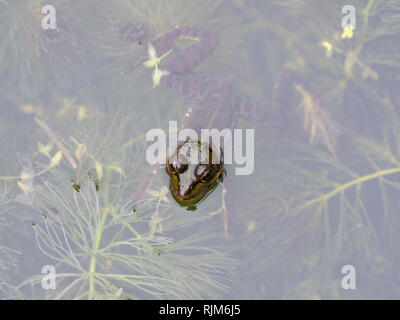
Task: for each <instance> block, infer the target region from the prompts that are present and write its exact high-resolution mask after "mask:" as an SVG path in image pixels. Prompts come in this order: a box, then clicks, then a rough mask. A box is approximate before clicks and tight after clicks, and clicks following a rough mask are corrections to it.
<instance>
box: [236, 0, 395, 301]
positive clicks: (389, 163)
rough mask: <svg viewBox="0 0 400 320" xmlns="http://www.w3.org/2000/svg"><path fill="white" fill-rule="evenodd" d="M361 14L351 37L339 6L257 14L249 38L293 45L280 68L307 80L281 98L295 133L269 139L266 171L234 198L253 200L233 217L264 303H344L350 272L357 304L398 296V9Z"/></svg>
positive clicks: (292, 84) (365, 8) (369, 8)
mask: <svg viewBox="0 0 400 320" xmlns="http://www.w3.org/2000/svg"><path fill="white" fill-rule="evenodd" d="M247 3H251V1H249V2H247ZM258 3H259V4H260V3H261V2H258ZM354 5H355V6H356V8H357V9H358V13H359V15H358V17H360V19H359V20H357V29H355V30H353V32H350V30H345V31H344V30H342V28H341V25H340V21H341V20H340V19H341V17H342V16H341V14H340V13H341V6H340V4H338V3H335V4H332V6H328V5H327V4H326V3H323V2H317V1H307V2H304V3H303V6H302V7H299V10H300V11H297V12H296V15H295V16H292V15H287V14H283V13H279V12H278V13H277V14H276V15H274V17H271V20H269V19H265V17H266V16H271V14H268V13H267V10H269V9H270V6H260V10H254V8H255V7H257V6H255V7H251V6H250V7H249V11H248V12H247V14H248V15H249V16H252V17H253V19H249V20H250V22H249V24H248V26H247V28H246V27H244V28H243V29H244V30H247V32H248V34H249V36H250V35H253V34H254V33H256V32H260V30H263V31H268V34H270V35H273V36H274V37H276V36H278V37H279V38H280V39H283V40H284V41H282V43H283V44H284V45H285V48H286V49H287V51H285V53H284V54H282V55H281V57H283V58H281V59H285V61H281V64H284V67H285V68H287V69H290V70H291V72H292V73H294V74H295V75H296V79H297V80H295V81H293V80H291V81H288V83H286V85H285V87H284V88H283V89H284V90H283V91H282V92H283V93H284V96H283V97H284V98H285V99H286V100H285V101H284V103H285V107H289V108H290V109H285V110H284V111H286V112H287V111H288V110H289V111H292V115H291V119H290V122H289V123H288V124H287V128H285V129H286V131H288V133H286V132H285V133H286V135H282V136H272V137H271V139H270V140H269V142H268V144H267V145H265V142H264V141H263V145H262V146H261V145H260V146H259V148H262V150H264V151H265V154H264V155H262V154H261V155H260V159H258V163H262V164H263V166H265V167H263V168H264V169H265V168H267V169H266V170H261V169H260V170H259V171H257V168H256V174H257V177H256V178H254V180H253V181H252V182H250V180H249V181H248V182H246V181H245V182H244V185H242V186H241V189H242V190H247V192H248V193H247V194H245V195H241V194H240V192H237V193H236V194H235V196H236V197H238V198H239V197H242V198H241V199H243V201H240V200H239V202H241V203H240V204H239V206H238V207H237V208H236V210H235V212H236V214H237V219H236V220H237V221H236V223H238V226H236V228H237V229H238V230H240V231H241V233H242V235H243V237H242V238H241V239H242V240H241V245H240V246H239V247H238V250H242V251H241V252H243V254H244V256H246V257H252V258H253V259H252V260H251V263H247V264H245V265H244V266H242V268H243V269H245V270H246V272H249V274H252V275H253V276H249V278H250V279H252V280H253V282H251V281H248V284H250V283H252V284H253V287H251V289H250V290H253V291H252V292H251V294H254V292H257V294H254V296H255V297H258V298H259V297H260V296H263V297H269V298H271V297H273V298H279V297H280V298H282V297H286V298H287V297H289V298H343V297H346V296H344V293H343V291H341V287H340V285H341V282H340V281H341V279H340V270H341V268H342V266H343V265H346V264H353V265H355V266H356V268H357V272H358V273H359V272H362V273H363V275H365V276H364V278H363V285H364V286H365V287H364V290H357V292H355V293H354V294H353V295H351V297H353V298H374V297H375V298H376V297H381V296H382V297H392V298H393V296H396V295H398V293H399V290H398V286H397V285H396V284H394V283H395V282H396V281H398V274H396V271H395V270H396V269H398V265H399V263H400V260H399V257H398V253H397V249H396V246H397V243H398V242H399V240H400V239H399V234H398V232H397V230H398V229H399V226H400V220H399V217H398V214H397V210H396V208H397V207H398V205H399V203H398V198H399V197H398V192H399V191H400V190H399V185H398V178H399V176H400V169H399V168H400V165H399V164H400V162H399V159H400V158H399V141H400V140H399V138H400V136H399V130H398V127H399V125H400V123H399V111H398V110H399V108H398V107H399V103H400V99H399V94H398V90H397V89H395V87H397V86H398V83H399V79H398V75H397V74H398V68H399V61H398V52H399V49H398V46H397V45H396V44H394V43H395V39H397V37H398V35H397V34H398V30H399V27H400V20H399V19H395V17H396V16H397V15H398V13H399V12H400V11H399V10H398V9H399V7H398V6H399V2H390V3H388V2H385V1H374V0H371V1H356V3H355V4H354ZM257 8H258V7H257ZM310 15H312V16H310ZM279 17H280V18H284V19H286V20H285V21H286V22H285V21H283V22H282V20H280V21H279V22H278V20H275V19H278V18H279ZM263 37H265V34H264V35H263ZM271 37H272V36H271ZM260 43H262V40H260ZM267 58H269V56H268V57H267ZM267 58H266V59H267ZM260 64H261V63H260V61H257V63H256V65H260ZM272 70H273V69H272ZM291 79H293V78H291ZM299 79H301V80H299ZM288 97H290V98H288ZM301 123H303V128H302V127H301ZM300 132H303V135H302V136H301V135H300V134H299V133H300ZM318 143H319V144H318ZM256 150H257V146H256ZM256 161H257V159H256ZM260 166H261V165H260ZM247 183H248V184H247ZM261 184H262V185H263V188H262V189H261V190H259V188H258V186H259V185H261ZM254 185H255V186H257V187H254ZM252 186H253V187H252ZM249 194H251V197H249V196H248V195H249ZM249 198H251V199H250V200H249ZM242 203H245V204H243V205H242ZM249 208H252V209H251V210H250V209H249ZM234 219H235V217H233V220H234ZM244 260H245V261H247V260H246V258H245V259H244ZM248 261H250V260H248ZM254 261H257V263H254ZM266 273H268V274H269V275H270V277H266V276H265V274H266ZM385 273H386V274H385ZM383 275H385V277H383ZM254 279H255V280H254ZM377 279H380V280H379V281H377ZM393 279H396V280H393ZM378 282H379V283H378ZM383 287H386V288H390V289H389V290H388V291H387V292H386V293H385V292H382V290H381V289H382V288H383ZM246 288H247V289H249V287H247V286H244V287H243V288H241V290H243V291H242V292H246V291H245V290H246ZM377 290H379V294H381V296H379V295H378V293H377ZM247 293H248V292H246V294H247ZM249 294H250V293H249Z"/></svg>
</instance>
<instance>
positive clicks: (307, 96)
mask: <svg viewBox="0 0 400 320" xmlns="http://www.w3.org/2000/svg"><path fill="white" fill-rule="evenodd" d="M294 87H295V89H296V90H297V91H298V92H299V93H300V94H301V96H302V103H301V108H302V109H303V112H304V130H305V131H308V132H309V135H310V138H309V143H310V144H311V145H314V144H316V143H321V144H322V145H324V146H325V147H326V148H327V149H328V150H329V151H330V153H331V154H332V155H333V156H334V157H335V158H337V156H336V140H337V137H338V136H339V134H340V129H339V128H338V127H337V126H336V125H335V124H334V122H333V120H332V119H331V117H330V115H329V113H328V112H327V111H326V110H324V109H323V108H321V106H320V102H319V99H317V98H316V97H315V96H314V95H313V94H312V93H310V92H308V91H306V90H305V89H304V88H303V87H302V86H301V85H299V84H297V85H295V86H294Z"/></svg>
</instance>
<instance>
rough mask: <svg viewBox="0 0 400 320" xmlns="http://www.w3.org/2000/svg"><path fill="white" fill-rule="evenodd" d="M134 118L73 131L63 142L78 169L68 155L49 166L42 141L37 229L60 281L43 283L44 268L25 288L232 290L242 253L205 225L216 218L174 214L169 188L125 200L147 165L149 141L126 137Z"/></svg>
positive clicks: (95, 295) (187, 295)
mask: <svg viewBox="0 0 400 320" xmlns="http://www.w3.org/2000/svg"><path fill="white" fill-rule="evenodd" d="M89 122H90V123H91V125H90V126H91V127H93V120H91V121H89ZM136 122H137V120H135V118H134V117H128V118H127V117H122V118H120V117H115V118H114V119H113V120H112V121H111V123H110V122H108V118H107V117H106V119H103V120H102V121H100V125H99V127H100V128H104V126H105V125H108V126H109V130H108V131H107V133H106V134H104V133H103V134H102V135H101V136H97V137H94V136H93V133H91V134H89V135H88V136H85V135H84V134H83V133H84V132H85V129H83V128H81V129H80V130H76V128H75V130H74V131H73V132H71V131H70V132H71V134H72V136H71V138H70V139H69V141H68V140H65V139H60V142H61V143H62V144H63V146H64V147H65V148H66V149H67V151H68V152H69V153H70V155H71V157H72V158H73V159H74V161H75V162H76V164H77V167H76V168H74V167H73V165H72V164H71V161H68V160H66V158H65V157H62V159H61V161H60V162H58V165H54V166H50V168H49V165H48V164H46V163H48V161H49V160H46V161H44V160H43V159H46V158H48V157H47V156H46V155H43V150H44V149H43V148H41V150H42V152H41V153H40V154H39V155H37V159H38V160H37V161H36V162H35V166H36V167H37V168H38V169H39V170H40V171H42V172H43V173H42V174H41V175H40V176H39V177H38V178H39V179H40V184H38V185H36V186H35V188H34V191H33V198H34V202H33V207H32V216H31V218H32V220H33V221H34V222H33V226H32V228H33V231H32V237H34V238H35V239H36V243H37V246H38V249H39V250H40V252H41V253H43V254H44V256H45V257H47V258H48V259H50V261H51V263H50V264H54V266H55V268H56V272H57V275H56V290H48V291H44V290H43V289H42V287H41V286H40V283H41V281H42V278H43V275H34V276H32V277H30V278H28V279H26V280H25V281H24V282H23V283H21V285H20V286H19V289H21V291H22V292H24V290H25V287H26V286H30V285H33V288H34V291H33V294H34V297H35V298H38V297H45V298H55V299H66V298H73V299H85V298H88V299H112V298H116V297H117V298H121V299H125V298H129V299H143V298H153V299H172V298H174V299H193V298H210V297H215V298H216V297H219V296H220V295H221V294H222V293H223V292H225V291H227V290H229V285H228V283H229V277H230V276H229V275H230V273H231V272H232V271H233V269H234V267H235V264H236V262H235V260H234V259H233V258H232V257H231V256H229V255H228V254H226V253H224V252H223V247H222V246H221V245H218V244H216V242H215V241H218V238H219V233H217V232H215V231H213V227H212V226H210V225H204V224H203V226H204V227H200V228H199V223H200V225H201V222H202V221H203V222H204V221H207V220H208V219H209V217H207V216H202V217H195V216H187V214H179V213H178V214H174V216H172V215H171V214H170V213H169V212H170V210H171V209H170V205H169V200H168V198H167V197H166V193H165V190H166V188H165V187H164V188H163V189H162V190H161V191H160V192H157V194H156V195H157V196H156V197H154V196H151V194H150V197H148V198H146V199H144V200H142V201H140V202H136V201H135V200H134V199H133V200H127V199H128V198H129V195H131V194H132V193H133V191H134V187H135V185H136V184H137V181H138V180H137V175H138V171H141V170H142V166H143V165H144V163H143V160H142V159H143V157H142V156H141V155H142V154H143V152H144V149H143V146H142V145H141V142H138V141H136V142H135V141H131V142H129V141H128V139H127V138H128V137H129V136H128V135H127V134H128V133H129V135H133V134H134V132H137V130H133V128H134V127H135V123H136ZM64 123H65V122H64ZM71 124H72V123H70V125H69V128H70V129H71V128H72V127H73V126H72V125H71ZM52 127H53V128H54V124H53V126H52ZM60 128H61V127H60ZM49 129H51V128H50V126H49ZM51 130H52V131H56V132H57V130H54V129H51ZM89 131H90V130H89ZM96 140H97V141H101V142H99V143H98V144H94V141H96ZM126 141H128V142H126ZM70 146H75V147H70ZM45 149H46V148H45ZM74 150H75V151H74ZM49 152H51V153H50V154H51V156H50V158H53V156H52V154H53V153H54V152H55V151H49ZM64 154H65V152H64ZM41 168H48V170H46V171H43V170H41ZM144 168H146V169H147V166H144Z"/></svg>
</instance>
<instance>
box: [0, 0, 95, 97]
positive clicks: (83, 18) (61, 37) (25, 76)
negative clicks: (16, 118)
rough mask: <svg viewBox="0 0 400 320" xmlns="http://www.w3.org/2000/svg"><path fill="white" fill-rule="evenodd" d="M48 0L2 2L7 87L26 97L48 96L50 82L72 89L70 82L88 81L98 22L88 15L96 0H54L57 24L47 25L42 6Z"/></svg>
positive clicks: (2, 69)
mask: <svg viewBox="0 0 400 320" xmlns="http://www.w3.org/2000/svg"><path fill="white" fill-rule="evenodd" d="M47 4H48V3H47V2H46V1H43V0H33V1H24V0H13V1H9V0H4V1H2V2H1V3H0V21H1V22H0V25H1V29H2V30H3V32H2V34H1V36H0V57H1V61H0V75H1V76H2V78H3V79H4V82H5V83H3V85H2V88H3V89H7V90H8V91H9V92H11V93H12V94H14V95H16V96H18V97H20V98H21V99H23V100H25V101H27V102H32V100H33V101H37V100H38V96H39V95H40V94H43V93H46V95H48V92H47V91H49V87H50V88H51V89H52V90H54V89H55V88H57V89H60V88H63V89H66V88H68V89H71V83H74V84H76V83H77V82H78V81H82V83H86V82H85V80H84V79H85V73H84V72H83V70H88V69H87V68H88V67H89V66H90V65H91V62H92V61H93V60H94V54H93V51H92V50H93V47H92V45H93V40H94V39H93V38H92V37H91V36H90V27H91V26H92V27H93V25H94V23H93V22H94V21H93V20H92V18H91V17H90V15H87V12H88V9H89V8H88V4H92V2H91V1H82V2H79V3H72V2H70V1H64V0H56V1H53V2H52V5H53V6H54V7H55V9H56V29H49V30H44V29H43V28H42V19H43V17H44V15H43V14H42V12H41V10H42V8H43V7H44V6H45V5H47ZM85 68H86V69H85ZM46 90H47V91H46Z"/></svg>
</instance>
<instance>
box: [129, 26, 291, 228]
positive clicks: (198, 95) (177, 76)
mask: <svg viewBox="0 0 400 320" xmlns="http://www.w3.org/2000/svg"><path fill="white" fill-rule="evenodd" d="M178 39H189V40H191V41H193V44H191V45H190V46H188V47H186V48H183V49H181V50H179V51H178V52H177V53H175V52H173V53H171V51H172V48H173V46H174V43H175V42H176V41H177V40H178ZM219 41H220V40H219V36H218V34H217V33H216V32H214V31H211V30H209V29H206V28H203V27H196V26H177V27H175V28H174V29H173V30H172V31H170V32H168V33H166V34H164V35H162V36H160V37H158V38H156V39H155V40H153V41H151V42H149V43H147V44H142V45H144V46H145V47H146V49H147V50H148V52H149V57H150V56H152V57H150V60H149V59H148V57H145V58H143V59H142V60H140V61H139V62H137V63H136V64H135V65H133V67H132V68H131V70H135V69H136V68H138V67H139V66H145V67H148V68H150V67H151V68H154V72H153V81H154V83H155V85H158V84H161V85H162V84H163V85H166V86H167V87H169V88H171V89H172V90H174V91H175V92H177V93H178V94H179V95H181V96H183V97H185V98H187V99H189V100H191V101H194V102H195V106H194V107H193V108H191V109H189V111H188V113H187V114H186V116H185V119H184V123H183V128H191V129H193V130H195V131H196V132H198V133H199V132H200V130H201V129H212V128H216V129H218V130H222V129H225V128H227V129H233V128H234V127H235V125H236V123H237V120H238V119H239V118H243V119H245V120H247V121H249V122H251V123H255V124H257V125H261V126H268V127H279V126H281V124H282V122H283V120H284V118H285V112H282V111H281V110H280V109H281V108H280V104H279V102H276V103H272V104H267V103H263V102H258V101H256V100H255V99H253V98H251V97H250V96H248V95H246V94H244V93H242V92H241V91H240V90H239V89H238V88H236V87H234V86H233V85H231V84H229V83H228V82H226V81H224V80H221V79H218V78H215V77H212V76H209V75H205V74H202V73H198V72H195V71H193V69H194V68H195V67H196V66H197V65H199V64H200V63H202V62H203V61H204V60H206V59H207V58H209V57H210V56H211V55H212V54H213V52H214V51H215V49H216V48H217V46H218V44H219ZM150 53H151V54H150ZM165 56H168V58H165ZM158 57H161V58H158ZM164 59H166V61H164ZM283 78H284V80H287V78H290V77H288V75H285V76H284V77H283ZM281 89H282V86H281V84H280V83H277V85H276V86H275V90H274V93H275V94H274V95H275V96H276V97H277V99H273V100H276V101H278V100H279V98H282V95H284V92H283V90H281ZM203 144H204V145H203ZM201 150H202V151H203V152H204V153H205V154H208V157H209V159H211V158H213V157H215V155H216V153H218V152H220V153H219V155H220V159H221V160H220V161H219V162H217V163H208V164H191V163H190V161H187V160H189V159H190V158H191V157H190V156H189V157H186V158H185V156H183V158H185V159H184V160H185V161H184V162H182V161H181V160H182V159H181V158H182V154H183V155H184V154H185V152H189V153H191V152H194V153H198V152H200V151H201ZM180 156H181V157H180ZM158 167H159V165H153V166H151V167H150V169H149V171H148V173H146V174H145V176H144V177H143V178H142V180H141V182H140V183H139V186H138V187H137V189H136V191H135V193H134V195H133V196H132V198H134V199H141V198H142V197H143V194H144V193H145V191H146V190H147V188H148V187H149V186H150V185H151V184H152V180H153V179H154V177H155V175H156V172H157V169H158ZM165 170H166V173H167V175H168V177H169V189H170V191H171V194H172V196H173V198H174V199H175V201H176V202H177V203H178V204H179V205H181V206H182V207H186V208H187V209H188V210H191V211H193V210H195V209H196V206H197V205H198V204H199V203H200V202H201V201H204V199H206V198H207V196H208V195H209V194H210V193H211V192H212V191H213V190H215V189H216V187H217V186H218V185H219V184H223V182H224V180H225V177H226V170H225V168H224V163H223V149H222V148H221V150H213V146H212V145H210V144H209V143H208V142H204V141H193V140H186V141H182V142H180V143H179V144H178V146H177V149H176V151H175V152H174V153H173V154H172V155H169V157H168V158H167V161H166V165H165ZM224 184H225V183H224ZM228 194H229V192H228V191H227V189H225V188H224V191H223V195H224V196H223V203H222V205H221V208H222V209H223V211H224V220H225V224H224V229H225V235H227V233H228V230H227V229H228V227H227V212H228V211H230V210H229V206H228V205H227V204H228V203H231V201H226V199H225V197H227V195H228Z"/></svg>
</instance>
